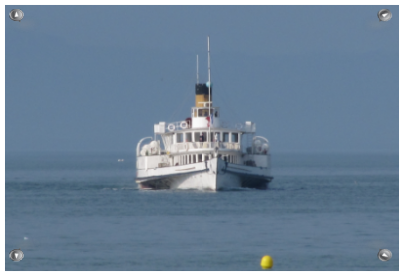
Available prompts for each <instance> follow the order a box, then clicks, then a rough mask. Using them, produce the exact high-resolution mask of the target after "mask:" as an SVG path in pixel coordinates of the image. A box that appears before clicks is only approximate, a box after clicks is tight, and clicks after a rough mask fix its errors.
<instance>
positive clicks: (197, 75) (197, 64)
mask: <svg viewBox="0 0 404 276" xmlns="http://www.w3.org/2000/svg"><path fill="white" fill-rule="evenodd" d="M196 84H199V59H198V55H196Z"/></svg>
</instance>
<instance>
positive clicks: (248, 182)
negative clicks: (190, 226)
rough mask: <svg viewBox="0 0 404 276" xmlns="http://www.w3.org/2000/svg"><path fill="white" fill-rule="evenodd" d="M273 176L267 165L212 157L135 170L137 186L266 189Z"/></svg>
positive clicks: (141, 187) (213, 189) (150, 187)
mask: <svg viewBox="0 0 404 276" xmlns="http://www.w3.org/2000/svg"><path fill="white" fill-rule="evenodd" d="M271 180H272V177H271V176H270V175H269V170H268V169H267V168H259V167H251V166H244V165H237V164H232V163H228V162H225V161H224V160H222V159H220V158H213V159H210V160H207V161H205V162H200V163H194V164H188V165H183V166H175V167H165V168H153V169H147V170H138V171H137V178H136V182H137V183H138V185H139V188H140V189H198V190H211V191H217V190H226V189H234V188H256V189H267V188H268V183H269V182H271Z"/></svg>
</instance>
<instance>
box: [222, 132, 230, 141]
mask: <svg viewBox="0 0 404 276" xmlns="http://www.w3.org/2000/svg"><path fill="white" fill-rule="evenodd" d="M223 142H229V133H228V132H223Z"/></svg>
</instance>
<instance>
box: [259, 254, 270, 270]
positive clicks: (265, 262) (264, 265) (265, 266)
mask: <svg viewBox="0 0 404 276" xmlns="http://www.w3.org/2000/svg"><path fill="white" fill-rule="evenodd" d="M272 265H273V260H272V257H271V256H268V255H265V256H264V257H262V259H261V267H262V268H263V269H268V268H271V267H272Z"/></svg>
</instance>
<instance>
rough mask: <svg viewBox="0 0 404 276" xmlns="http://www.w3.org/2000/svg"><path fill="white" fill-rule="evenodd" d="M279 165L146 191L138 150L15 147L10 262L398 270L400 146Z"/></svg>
mask: <svg viewBox="0 0 404 276" xmlns="http://www.w3.org/2000/svg"><path fill="white" fill-rule="evenodd" d="M118 159H124V160H125V161H124V162H117V160H118ZM272 166H273V170H272V173H273V175H274V177H275V178H274V180H273V182H272V183H271V184H270V189H269V190H266V191H261V190H252V189H239V190H232V191H221V192H202V191H141V190H138V189H137V186H136V184H135V182H134V177H135V170H134V167H135V158H134V154H132V153H129V154H128V153H127V154H122V153H116V154H114V153H104V154H101V153H53V154H49V153H47V154H45V153H29V154H27V153H6V170H5V171H6V175H5V180H6V181H5V182H6V186H5V208H6V211H5V217H6V220H5V254H6V258H5V269H6V270H244V271H245V270H261V267H260V259H261V257H262V256H263V255H271V256H272V258H273V260H274V266H273V270H398V269H399V261H398V260H399V251H398V250H399V156H398V154H397V155H372V154H369V155H342V154H341V155H332V154H329V155H327V154H318V155H304V154H301V155H295V154H273V156H272ZM18 248H20V249H21V250H22V251H23V252H24V259H23V260H22V261H20V262H13V261H11V260H10V259H9V257H8V254H9V252H10V251H11V250H12V249H18ZM381 248H387V249H390V250H391V251H392V253H393V258H392V259H391V260H390V261H387V262H382V261H380V260H379V259H378V258H377V253H378V251H379V249H381Z"/></svg>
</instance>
